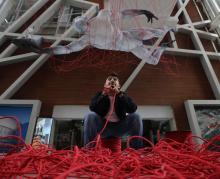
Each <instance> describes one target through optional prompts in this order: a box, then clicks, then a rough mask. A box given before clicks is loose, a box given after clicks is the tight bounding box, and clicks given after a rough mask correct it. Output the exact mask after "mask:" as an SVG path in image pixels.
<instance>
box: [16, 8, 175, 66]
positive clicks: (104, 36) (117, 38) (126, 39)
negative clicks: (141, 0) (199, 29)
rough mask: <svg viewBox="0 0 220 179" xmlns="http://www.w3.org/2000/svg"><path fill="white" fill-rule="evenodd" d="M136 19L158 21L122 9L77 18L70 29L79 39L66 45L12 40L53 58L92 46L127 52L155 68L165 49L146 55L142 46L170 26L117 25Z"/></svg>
mask: <svg viewBox="0 0 220 179" xmlns="http://www.w3.org/2000/svg"><path fill="white" fill-rule="evenodd" d="M136 16H146V17H145V18H146V21H147V22H148V23H149V22H150V23H153V19H156V20H158V17H156V15H154V14H153V13H152V12H150V11H147V10H144V9H125V10H122V11H118V12H114V11H112V10H109V9H102V10H100V11H99V13H98V15H97V16H95V17H93V18H91V19H88V18H87V17H86V16H78V17H76V18H75V19H74V22H73V28H74V29H75V31H77V32H78V33H80V34H82V36H81V37H80V38H78V39H76V40H74V41H73V42H71V43H69V44H68V45H64V46H61V45H58V46H55V47H49V48H42V43H43V41H44V40H45V39H44V38H43V37H41V36H37V35H28V36H26V37H24V38H20V39H14V40H13V43H14V44H15V45H16V46H18V47H20V48H23V49H27V50H29V51H33V52H36V53H49V54H53V55H62V54H70V53H73V52H78V51H81V50H83V49H84V48H86V47H88V46H93V47H95V48H98V49H104V50H115V51H124V52H131V53H133V54H134V55H135V56H136V57H138V58H139V59H142V60H144V61H145V62H146V63H149V64H153V65H156V64H157V63H158V62H159V59H160V56H161V55H162V53H163V51H164V49H165V48H164V47H157V48H156V49H155V50H154V51H153V52H150V49H148V48H147V47H146V46H145V45H144V42H146V41H148V40H151V39H153V38H160V37H163V36H165V34H166V33H167V32H168V31H170V30H172V29H174V26H166V25H165V24H164V25H163V26H161V27H160V28H152V27H134V28H126V27H123V26H122V25H121V24H123V23H124V22H123V21H124V20H126V19H134V18H136Z"/></svg>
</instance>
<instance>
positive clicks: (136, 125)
mask: <svg viewBox="0 0 220 179" xmlns="http://www.w3.org/2000/svg"><path fill="white" fill-rule="evenodd" d="M129 117H130V120H131V123H132V128H133V130H134V131H136V132H138V133H139V134H142V132H143V122H142V118H141V117H140V115H139V114H138V113H132V114H130V116H129Z"/></svg>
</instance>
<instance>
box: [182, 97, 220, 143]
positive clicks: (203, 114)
mask: <svg viewBox="0 0 220 179" xmlns="http://www.w3.org/2000/svg"><path fill="white" fill-rule="evenodd" d="M185 108H186V112H187V117H188V120H189V125H190V128H191V130H192V133H193V134H194V135H196V136H199V137H202V138H204V139H208V140H209V139H211V138H213V137H214V136H216V135H219V134H220V100H188V101H185Z"/></svg>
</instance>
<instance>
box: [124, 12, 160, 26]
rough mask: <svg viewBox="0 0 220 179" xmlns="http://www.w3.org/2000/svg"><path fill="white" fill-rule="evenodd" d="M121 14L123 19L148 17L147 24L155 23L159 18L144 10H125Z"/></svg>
mask: <svg viewBox="0 0 220 179" xmlns="http://www.w3.org/2000/svg"><path fill="white" fill-rule="evenodd" d="M121 14H122V18H125V17H134V16H139V15H145V16H146V17H147V22H151V23H153V19H156V20H158V17H156V16H155V15H154V14H153V13H152V12H150V11H147V10H144V9H126V10H123V11H122V12H121Z"/></svg>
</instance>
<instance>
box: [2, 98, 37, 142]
mask: <svg viewBox="0 0 220 179" xmlns="http://www.w3.org/2000/svg"><path fill="white" fill-rule="evenodd" d="M40 107H41V102H40V101H39V100H0V116H1V117H4V116H14V117H16V118H17V119H18V121H19V124H20V125H21V134H22V138H23V139H24V140H25V143H26V144H31V143H32V139H33V136H34V128H35V125H36V120H37V117H38V116H39V113H40ZM17 129H18V128H17V125H16V122H15V120H13V119H10V118H3V119H1V120H0V136H7V135H16V133H17Z"/></svg>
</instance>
